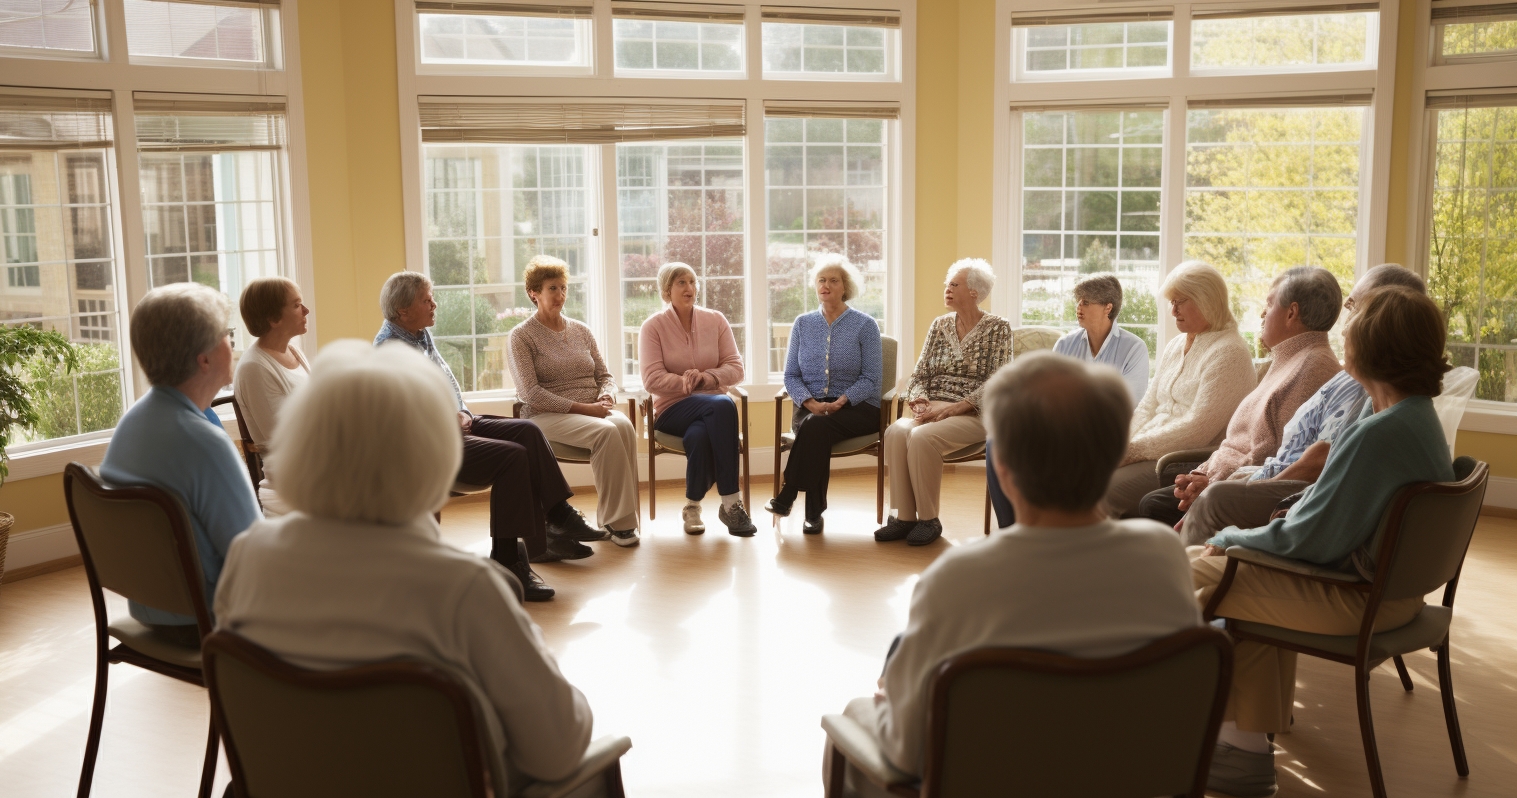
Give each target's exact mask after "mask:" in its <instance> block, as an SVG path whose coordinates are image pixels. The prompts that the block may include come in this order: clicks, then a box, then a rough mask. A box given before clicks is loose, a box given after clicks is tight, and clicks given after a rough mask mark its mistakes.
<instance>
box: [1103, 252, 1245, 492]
mask: <svg viewBox="0 0 1517 798" xmlns="http://www.w3.org/2000/svg"><path fill="white" fill-rule="evenodd" d="M1159 295H1160V296H1162V297H1164V298H1165V299H1167V300H1169V313H1170V315H1171V316H1173V317H1174V320H1175V327H1176V328H1178V329H1179V331H1180V332H1181V333H1183V334H1182V335H1177V336H1175V337H1174V338H1173V339H1172V340H1171V341H1170V342H1169V344H1168V345H1167V346H1165V347H1164V352H1163V354H1161V355H1160V356H1159V368H1158V371H1157V373H1156V374H1155V375H1154V377H1153V379H1151V380H1149V382H1148V390H1146V391H1144V393H1143V399H1142V401H1140V402H1138V407H1137V409H1135V410H1134V411H1133V417H1132V433H1131V438H1130V439H1129V441H1128V444H1127V454H1126V455H1125V456H1124V457H1123V458H1122V467H1121V468H1118V469H1117V472H1116V473H1115V474H1113V475H1112V477H1111V484H1110V485H1109V486H1108V488H1107V491H1106V507H1107V510H1108V511H1109V512H1110V513H1111V514H1112V515H1123V514H1126V513H1130V512H1132V511H1133V510H1136V509H1137V507H1138V503H1139V502H1141V501H1142V500H1143V497H1144V496H1145V495H1147V494H1148V492H1149V491H1152V490H1155V489H1157V488H1158V487H1159V477H1158V475H1157V474H1156V473H1155V471H1154V467H1155V465H1156V464H1157V463H1158V460H1159V458H1160V457H1163V456H1164V455H1166V454H1169V453H1170V452H1176V451H1180V450H1182V449H1194V448H1196V447H1200V446H1211V445H1214V444H1216V443H1219V442H1221V440H1222V437H1223V435H1224V434H1226V432H1227V422H1228V420H1229V419H1231V418H1232V415H1233V411H1234V410H1237V409H1238V404H1239V403H1240V402H1242V401H1243V398H1244V397H1245V396H1248V393H1249V391H1252V390H1253V389H1254V384H1255V382H1256V379H1255V376H1254V364H1253V357H1252V355H1251V354H1250V353H1249V349H1248V343H1247V342H1245V341H1244V340H1243V336H1242V335H1240V334H1239V333H1238V320H1237V319H1235V318H1233V313H1232V310H1230V309H1229V308H1228V297H1227V280H1225V279H1224V278H1223V277H1222V274H1221V273H1220V272H1218V271H1217V270H1216V269H1214V268H1212V266H1211V265H1210V264H1207V263H1202V262H1201V261H1198V260H1190V261H1186V262H1184V263H1181V264H1180V265H1179V266H1176V267H1175V268H1174V269H1173V270H1172V271H1171V272H1170V273H1169V276H1168V277H1166V278H1165V280H1164V285H1163V287H1161V288H1160V289H1159Z"/></svg>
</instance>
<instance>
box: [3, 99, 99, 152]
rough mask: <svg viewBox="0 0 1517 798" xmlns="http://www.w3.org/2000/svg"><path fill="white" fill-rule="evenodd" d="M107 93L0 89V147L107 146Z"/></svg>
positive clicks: (84, 147)
mask: <svg viewBox="0 0 1517 798" xmlns="http://www.w3.org/2000/svg"><path fill="white" fill-rule="evenodd" d="M113 132H114V131H113V130H112V125H111V101H110V96H109V94H102V95H101V96H88V95H82V94H74V93H70V94H45V93H41V92H31V91H25V90H20V91H6V90H4V89H0V149H5V150H59V149H96V148H100V147H109V146H111V140H112V139H113V138H114V135H113Z"/></svg>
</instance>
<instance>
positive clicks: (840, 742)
mask: <svg viewBox="0 0 1517 798" xmlns="http://www.w3.org/2000/svg"><path fill="white" fill-rule="evenodd" d="M822 729H823V730H825V731H826V732H827V739H828V740H830V741H831V743H832V745H833V746H834V747H836V748H837V750H838V753H840V754H842V755H843V757H844V758H846V759H847V760H848V761H849V762H850V763H852V765H853V766H854V767H856V768H858V769H859V770H860V771H861V772H862V773H863V774H864V775H865V776H867V777H869V780H870V781H872V782H874V783H876V784H878V785H880V786H882V787H889V786H891V785H902V786H905V785H910V784H915V783H916V782H917V778H916V777H915V776H911V775H909V774H906V773H902V772H901V771H899V770H897V769H896V767H895V765H892V764H890V760H888V759H886V758H885V753H884V752H883V751H881V750H880V744H879V741H878V740H876V739H875V738H874V733H873V732H871V731H870V730H868V729H866V728H864V727H863V726H862V725H861V724H860V723H859V722H858V721H856V720H854V719H853V718H850V717H848V716H847V715H823V716H822Z"/></svg>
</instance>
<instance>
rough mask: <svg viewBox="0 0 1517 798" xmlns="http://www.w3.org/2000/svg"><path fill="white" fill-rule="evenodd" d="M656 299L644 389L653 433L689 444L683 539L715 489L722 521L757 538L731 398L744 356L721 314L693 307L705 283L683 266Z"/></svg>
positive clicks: (644, 335) (643, 346)
mask: <svg viewBox="0 0 1517 798" xmlns="http://www.w3.org/2000/svg"><path fill="white" fill-rule="evenodd" d="M658 291H659V295H660V296H662V297H663V298H664V301H665V302H668V303H669V307H667V308H664V309H663V310H662V311H660V312H658V313H655V314H653V315H652V316H649V317H648V320H647V321H645V322H643V328H642V332H641V334H640V335H639V337H638V347H637V349H638V360H639V361H640V362H641V363H642V371H643V389H644V390H646V391H647V392H648V393H649V394H651V395H652V396H653V412H654V421H653V427H654V429H656V430H658V431H659V432H664V433H668V434H670V435H678V436H680V437H681V438H682V439H683V441H684V446H685V509H684V513H683V516H684V523H685V533H686V534H689V535H699V534H701V533H703V532H705V531H706V525H705V523H703V522H702V521H701V499H703V498H705V497H706V492H707V491H709V490H711V486H712V485H713V484H714V485H716V492H717V493H718V494H719V495H720V496H721V498H722V506H721V509H720V510H718V511H717V518H719V519H721V522H722V523H723V524H725V525H726V526H727V532H728V533H729V534H732V535H736V536H738V537H751V536H752V535H753V534H754V533H756V532H758V527H756V526H754V525H753V521H752V519H750V518H749V517H748V508H746V507H744V506H743V497H742V494H741V493H739V492H738V487H739V486H738V474H737V472H738V455H739V453H740V451H741V443H740V442H739V440H738V434H739V433H738V428H737V427H738V423H737V405H736V404H734V403H733V401H732V399H731V398H729V397H728V396H727V395H726V391H727V389H728V388H731V387H732V386H734V385H737V384H738V383H740V382H742V381H743V357H742V355H740V354H738V351H737V339H736V338H735V337H733V335H732V326H731V325H730V324H728V323H727V317H726V316H724V315H722V313H721V311H719V310H711V309H709V308H703V307H700V306H698V305H696V304H695V299H696V297H697V296H698V295H699V294H700V281H699V280H698V279H697V278H696V276H695V270H694V269H692V268H690V267H689V266H687V265H685V264H683V263H677V262H676V263H666V264H664V265H663V266H662V267H661V268H660V269H659V270H658Z"/></svg>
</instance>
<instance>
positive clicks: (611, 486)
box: [510, 255, 638, 546]
mask: <svg viewBox="0 0 1517 798" xmlns="http://www.w3.org/2000/svg"><path fill="white" fill-rule="evenodd" d="M523 280H524V281H525V282H526V287H527V296H528V297H529V298H530V299H531V300H532V304H534V305H536V306H537V313H535V314H533V315H532V317H531V318H529V319H527V320H526V321H524V322H522V323H521V324H518V325H516V327H515V328H514V329H512V330H511V337H510V348H511V361H510V363H511V379H512V380H514V381H515V383H516V397H517V400H518V401H520V402H521V404H522V408H523V409H522V416H523V417H524V418H530V419H532V421H533V422H534V423H535V424H537V426H538V427H539V428H541V429H542V431H543V434H544V435H546V436H548V439H549V440H553V441H560V442H563V443H566V444H568V445H570V446H578V447H580V448H583V449H589V450H590V470H591V471H592V472H593V474H594V478H595V493H596V497H597V509H596V516H595V517H596V522H597V523H598V524H599V525H600V526H601V527H603V528H604V529H605V530H606V534H607V536H609V537H610V538H611V539H612V540H614V541H615V542H616V544H617V545H618V546H636V545H637V542H638V537H637V527H638V518H637V429H636V428H635V427H633V426H632V420H631V419H629V418H627V416H626V415H624V414H623V413H621V412H620V411H618V410H617V409H616V383H614V382H612V381H611V372H610V370H609V369H607V368H606V362H605V360H603V359H602V358H601V354H600V347H599V346H598V345H597V344H596V343H595V335H594V334H593V333H591V332H590V328H589V327H587V326H585V325H584V324H583V323H581V322H578V321H575V320H574V319H571V318H568V317H567V316H565V315H564V314H563V310H564V301H565V300H567V299H568V297H569V264H567V263H564V262H563V261H561V260H559V259H558V258H555V257H551V256H549V255H538V256H537V257H535V258H533V259H532V260H531V261H529V262H528V263H527V269H526V272H525V273H524V274H523Z"/></svg>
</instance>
